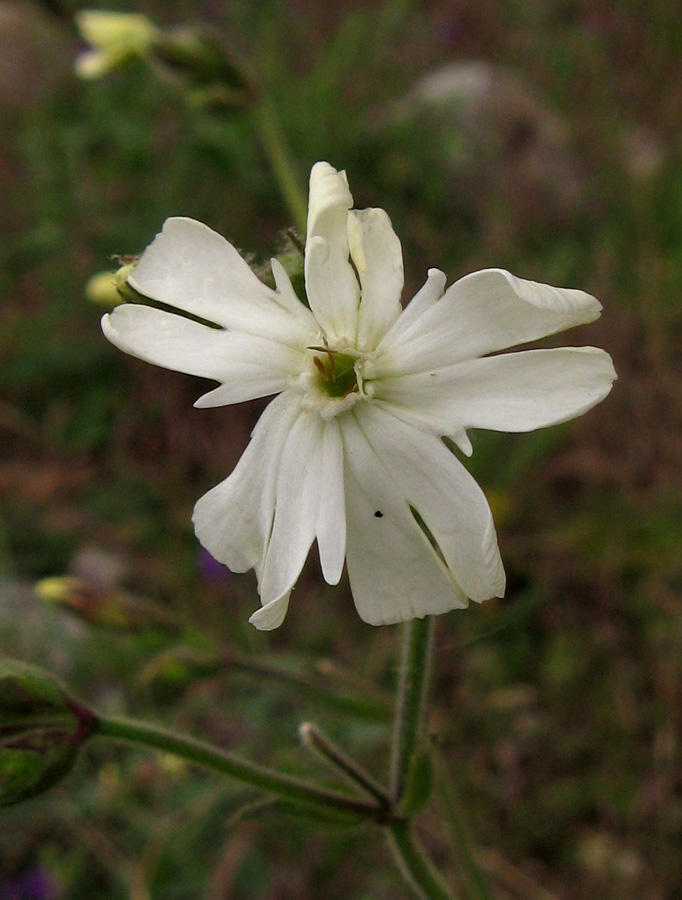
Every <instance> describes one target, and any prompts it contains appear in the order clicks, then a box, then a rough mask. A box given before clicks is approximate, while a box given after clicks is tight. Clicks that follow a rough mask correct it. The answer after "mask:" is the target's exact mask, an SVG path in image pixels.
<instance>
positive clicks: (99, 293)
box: [85, 262, 137, 309]
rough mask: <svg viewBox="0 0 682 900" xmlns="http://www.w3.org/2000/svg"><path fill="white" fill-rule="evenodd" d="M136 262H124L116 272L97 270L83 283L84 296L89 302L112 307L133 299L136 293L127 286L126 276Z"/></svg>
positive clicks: (107, 307) (108, 307)
mask: <svg viewBox="0 0 682 900" xmlns="http://www.w3.org/2000/svg"><path fill="white" fill-rule="evenodd" d="M135 265H136V263H135V262H131V263H126V265H124V266H121V268H120V269H119V270H118V271H117V272H98V273H97V274H96V275H93V276H92V278H91V279H90V280H89V281H88V283H87V284H86V285H85V297H86V299H87V300H89V301H90V303H94V304H96V305H97V306H103V307H105V308H106V309H113V308H114V306H119V304H121V303H126V302H127V301H133V300H135V299H136V297H137V295H136V294H135V292H134V291H133V289H132V288H131V287H129V286H128V276H129V275H130V273H131V272H132V271H133V269H134V268H135Z"/></svg>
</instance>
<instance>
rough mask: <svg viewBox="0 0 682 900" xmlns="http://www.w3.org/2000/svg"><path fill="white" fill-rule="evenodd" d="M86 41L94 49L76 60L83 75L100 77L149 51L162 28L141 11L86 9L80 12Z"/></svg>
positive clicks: (82, 34)
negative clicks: (121, 11) (117, 11)
mask: <svg viewBox="0 0 682 900" xmlns="http://www.w3.org/2000/svg"><path fill="white" fill-rule="evenodd" d="M76 24H77V26H78V30H79V31H80V33H81V36H82V38H83V40H84V41H86V42H87V43H88V44H90V45H91V47H92V48H93V49H91V50H87V51H86V52H85V53H82V54H81V55H80V56H79V57H78V59H77V60H76V73H77V74H78V75H80V77H81V78H100V77H101V76H102V75H105V74H106V73H107V72H110V71H111V70H112V69H116V68H118V67H119V66H120V65H122V64H123V63H126V62H128V61H129V60H131V59H134V58H135V57H137V56H144V55H146V53H147V52H148V51H149V48H150V47H151V45H152V43H153V42H154V40H155V39H156V37H157V35H158V33H159V31H158V29H157V28H156V26H155V25H154V24H153V23H152V22H151V21H150V20H149V19H148V18H147V17H146V16H143V15H141V14H140V13H111V12H100V11H98V10H85V11H83V12H80V13H78V14H77V16H76Z"/></svg>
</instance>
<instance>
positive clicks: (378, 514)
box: [374, 509, 383, 519]
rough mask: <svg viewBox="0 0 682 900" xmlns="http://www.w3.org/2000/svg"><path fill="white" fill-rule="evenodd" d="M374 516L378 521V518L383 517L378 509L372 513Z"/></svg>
mask: <svg viewBox="0 0 682 900" xmlns="http://www.w3.org/2000/svg"><path fill="white" fill-rule="evenodd" d="M374 516H375V518H377V519H380V518H381V517H382V516H383V513H382V511H381V510H380V509H378V510H377V511H376V512H375V513H374Z"/></svg>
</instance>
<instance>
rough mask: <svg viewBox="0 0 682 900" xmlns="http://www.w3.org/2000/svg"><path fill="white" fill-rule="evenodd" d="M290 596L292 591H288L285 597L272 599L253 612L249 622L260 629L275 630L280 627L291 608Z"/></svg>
mask: <svg viewBox="0 0 682 900" xmlns="http://www.w3.org/2000/svg"><path fill="white" fill-rule="evenodd" d="M290 597H291V591H287V593H286V594H284V596H283V597H278V598H277V600H271V601H270V602H269V603H266V604H265V606H261V608H260V609H257V610H256V612H255V613H253V614H252V616H251V617H250V618H249V622H250V623H251V624H252V625H255V626H256V628H257V629H258V630H259V631H273V630H274V629H275V628H279V626H280V625H281V624H282V622H283V621H284V617H285V616H286V614H287V610H288V609H289V598H290Z"/></svg>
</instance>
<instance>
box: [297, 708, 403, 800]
mask: <svg viewBox="0 0 682 900" xmlns="http://www.w3.org/2000/svg"><path fill="white" fill-rule="evenodd" d="M299 734H300V735H301V742H302V743H303V746H304V747H308V748H309V749H310V750H312V751H313V752H314V753H316V754H317V755H318V756H320V757H321V758H322V759H323V760H324V761H325V762H326V763H328V765H329V766H331V768H333V769H335V770H336V771H337V772H339V773H340V774H341V775H342V776H343V777H344V778H346V780H348V781H350V782H351V784H353V785H354V786H355V787H356V788H359V789H360V790H361V791H362V792H363V793H364V794H367V795H368V796H369V797H371V798H372V799H373V800H375V801H376V802H377V803H378V804H379V805H380V806H381V807H383V808H384V809H385V810H386V811H387V813H388V810H389V807H390V799H389V796H388V793H387V791H386V790H385V789H384V787H383V786H382V785H381V784H379V782H378V781H377V780H376V779H375V778H373V777H372V775H370V773H369V772H367V771H365V769H363V768H362V766H360V765H358V763H356V762H355V760H354V759H351V757H350V756H348V755H347V754H346V753H344V752H343V750H341V748H340V747H337V746H336V744H335V743H334V742H333V741H331V740H330V739H329V738H328V737H327V735H326V734H324V732H322V731H320V729H319V728H318V727H317V725H315V724H313V723H312V722H304V723H303V724H302V725H301V727H300V728H299Z"/></svg>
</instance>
